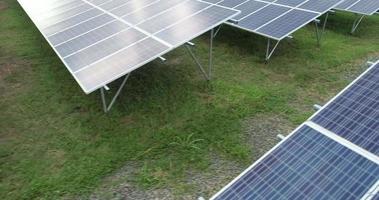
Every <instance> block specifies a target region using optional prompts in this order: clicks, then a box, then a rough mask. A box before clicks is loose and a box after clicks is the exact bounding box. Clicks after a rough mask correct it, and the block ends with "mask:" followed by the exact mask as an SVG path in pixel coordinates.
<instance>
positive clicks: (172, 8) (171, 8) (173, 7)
mask: <svg viewBox="0 0 379 200" xmlns="http://www.w3.org/2000/svg"><path fill="white" fill-rule="evenodd" d="M189 1H191V0H184V1H182V2H180V3H177V4H176V5H174V6H171V7H170V8H168V9H164V10H163V11H161V12H157V13H156V14H154V15H152V16H150V17H147V18H144V19H143V20H140V21H139V22H138V23H136V24H135V25H136V26H137V25H140V24H143V23H144V22H146V21H149V20H151V19H154V18H156V17H158V16H159V15H162V14H164V13H167V12H170V11H172V10H175V9H177V8H178V7H179V6H182V5H183V4H185V3H187V2H189ZM128 15H129V14H126V15H122V16H121V18H125V17H127V16H128Z"/></svg>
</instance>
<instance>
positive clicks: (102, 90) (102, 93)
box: [100, 29, 215, 113]
mask: <svg viewBox="0 0 379 200" xmlns="http://www.w3.org/2000/svg"><path fill="white" fill-rule="evenodd" d="M214 37H215V32H214V29H211V31H210V39H209V63H208V72H207V71H206V70H205V69H204V67H203V65H202V64H201V63H200V61H199V59H198V58H197V57H196V55H195V54H194V52H193V51H192V49H191V46H194V44H192V43H190V42H187V44H186V45H185V47H186V49H187V50H188V52H189V54H190V55H191V57H192V59H193V60H194V61H195V63H196V65H197V66H198V67H199V69H200V71H201V72H202V74H203V75H204V77H205V79H206V80H208V81H209V80H211V75H212V65H213V39H214ZM159 58H160V59H161V60H162V61H165V60H166V59H165V58H163V57H159ZM129 76H130V73H129V74H126V75H125V76H124V79H123V81H122V83H121V85H120V86H119V88H118V89H117V92H116V94H115V95H114V96H113V97H112V99H111V101H110V103H109V104H107V100H106V92H105V90H109V88H108V87H107V86H104V87H102V88H100V96H101V101H102V104H103V110H104V112H105V113H107V112H109V111H110V110H111V109H112V107H113V105H114V103H115V102H116V100H117V98H118V97H119V96H120V94H121V91H122V89H123V88H124V87H125V84H126V82H127V80H128V79H129Z"/></svg>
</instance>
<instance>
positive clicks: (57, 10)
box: [28, 0, 85, 20]
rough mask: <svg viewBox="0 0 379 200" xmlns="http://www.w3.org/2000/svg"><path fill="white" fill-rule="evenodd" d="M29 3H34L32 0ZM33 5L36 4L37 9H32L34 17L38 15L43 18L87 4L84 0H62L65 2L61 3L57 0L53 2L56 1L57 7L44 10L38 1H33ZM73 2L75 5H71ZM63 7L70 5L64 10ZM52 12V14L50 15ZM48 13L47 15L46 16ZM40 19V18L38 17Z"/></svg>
mask: <svg viewBox="0 0 379 200" xmlns="http://www.w3.org/2000/svg"><path fill="white" fill-rule="evenodd" d="M28 3H32V2H28ZM33 3H34V4H33V6H34V9H35V10H31V13H30V14H31V16H33V17H38V18H39V19H41V18H42V19H43V18H50V17H54V16H55V15H60V14H62V13H64V12H66V11H69V10H72V9H76V8H78V7H82V6H84V5H85V3H84V2H82V1H80V0H73V1H71V2H64V1H62V3H63V4H59V3H56V2H52V3H54V4H55V3H56V7H53V8H51V7H50V9H49V10H43V7H41V6H40V5H39V4H38V2H36V3H35V2H33ZM71 4H73V5H71ZM62 7H68V8H66V9H64V10H62ZM48 14H50V15H48ZM45 15H47V16H45ZM36 20H38V19H36Z"/></svg>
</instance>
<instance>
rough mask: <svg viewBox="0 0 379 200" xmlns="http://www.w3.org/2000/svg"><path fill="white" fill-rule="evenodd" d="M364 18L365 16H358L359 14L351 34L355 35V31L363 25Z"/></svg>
mask: <svg viewBox="0 0 379 200" xmlns="http://www.w3.org/2000/svg"><path fill="white" fill-rule="evenodd" d="M364 17H365V16H364V15H358V14H357V17H356V18H355V20H354V22H353V27H352V28H351V32H350V33H351V34H354V33H355V31H356V30H357V28H358V26H359V24H361V22H362V20H363V18H364Z"/></svg>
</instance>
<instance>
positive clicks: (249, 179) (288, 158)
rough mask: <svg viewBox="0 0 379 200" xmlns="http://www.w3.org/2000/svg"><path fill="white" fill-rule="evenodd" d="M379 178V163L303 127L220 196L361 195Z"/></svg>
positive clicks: (262, 199) (245, 199) (339, 198)
mask: <svg viewBox="0 0 379 200" xmlns="http://www.w3.org/2000/svg"><path fill="white" fill-rule="evenodd" d="M378 180H379V165H377V164H376V163H374V162H372V161H370V160H368V159H366V158H364V157H362V156H361V155H359V154H357V153H355V152H354V151H352V150H350V149H348V148H347V147H345V146H343V145H341V144H339V143H337V142H335V141H334V140H331V139H330V138H328V137H326V136H324V135H323V134H321V133H319V132H317V131H316V130H313V129H311V128H309V127H307V126H302V127H301V128H300V129H298V130H297V131H296V132H295V133H294V134H293V135H292V136H291V138H289V139H287V140H286V141H285V142H283V143H282V144H281V145H279V146H278V147H277V148H276V149H274V150H273V151H272V152H271V153H269V154H268V155H267V156H265V157H264V158H263V159H262V160H261V161H259V162H258V163H255V164H254V165H253V166H252V167H251V168H250V169H249V170H247V171H246V172H245V173H244V174H243V175H242V176H240V178H238V179H237V180H236V181H235V182H233V183H232V184H231V185H230V186H229V187H227V188H226V189H225V190H224V191H223V192H221V193H220V194H219V195H218V196H217V197H215V199H217V200H226V199H234V200H235V199H241V200H250V199H251V200H266V199H291V200H297V199H299V200H303V199H314V200H316V199H317V200H318V199H333V200H346V199H360V198H361V197H363V196H364V195H365V194H366V193H367V192H368V191H369V190H370V189H371V187H372V186H373V185H374V184H375V183H376V182H377V181H378Z"/></svg>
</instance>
